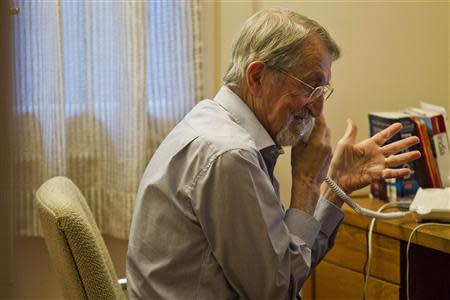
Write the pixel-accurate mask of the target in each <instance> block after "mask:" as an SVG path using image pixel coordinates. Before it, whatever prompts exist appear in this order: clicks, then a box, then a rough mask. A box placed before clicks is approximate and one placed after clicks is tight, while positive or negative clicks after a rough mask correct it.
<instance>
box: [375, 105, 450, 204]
mask: <svg viewBox="0 0 450 300" xmlns="http://www.w3.org/2000/svg"><path fill="white" fill-rule="evenodd" d="M396 122H399V123H401V124H402V125H403V128H402V130H401V131H400V132H399V133H397V134H396V135H395V136H393V137H392V138H391V139H390V140H389V141H387V143H386V144H389V143H392V142H394V141H397V140H399V139H403V138H406V137H409V136H413V135H415V136H417V137H419V139H420V143H419V144H417V145H415V146H413V147H410V148H409V149H407V150H405V151H411V150H419V151H420V152H421V154H422V157H421V158H420V159H418V160H416V161H413V162H409V163H406V164H404V165H402V166H399V167H403V168H409V169H411V171H412V172H411V175H409V176H407V177H404V178H398V179H391V180H379V181H376V182H373V183H372V184H371V194H372V196H373V197H375V198H379V199H383V200H390V201H396V200H400V199H405V198H413V197H414V195H415V193H416V191H417V189H418V188H419V187H422V188H442V187H449V186H450V178H449V175H450V174H449V173H450V149H449V146H450V145H449V139H448V135H447V132H448V131H447V124H446V123H447V122H446V112H445V109H444V108H442V107H440V106H435V105H431V104H427V103H421V108H407V109H405V110H403V111H399V112H374V113H369V128H370V135H371V136H373V135H374V134H376V133H377V132H379V131H381V130H383V129H385V128H387V127H388V126H389V125H391V124H393V123H396Z"/></svg>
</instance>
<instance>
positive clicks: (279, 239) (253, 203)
mask: <svg viewBox="0 0 450 300" xmlns="http://www.w3.org/2000/svg"><path fill="white" fill-rule="evenodd" d="M260 163H261V161H260V160H259V158H258V155H257V154H256V153H253V152H250V151H246V150H242V149H236V150H230V151H227V152H225V153H223V154H221V155H219V156H217V157H216V158H215V159H213V160H212V161H211V163H210V164H208V165H207V167H205V168H204V169H203V170H202V171H201V172H200V174H199V175H198V176H197V177H196V179H195V181H194V182H193V183H192V184H191V185H190V186H189V187H188V188H187V191H186V192H187V195H188V196H189V198H190V199H191V201H192V206H193V209H194V212H195V214H196V216H197V218H198V220H199V223H200V225H201V227H202V229H203V231H204V233H205V236H206V238H207V240H208V243H209V246H210V247H211V251H212V253H213V254H214V256H215V258H216V260H217V262H218V263H219V264H220V266H221V268H222V270H223V272H224V275H225V277H226V278H227V280H228V282H229V284H230V285H231V286H232V287H233V288H234V290H235V291H236V292H237V293H238V294H239V295H240V297H242V298H245V299H288V298H289V299H295V297H296V295H297V294H298V290H299V287H301V286H302V284H303V282H304V281H305V280H306V278H307V276H308V275H309V273H310V271H311V267H312V266H313V264H314V263H315V261H314V260H317V262H318V261H319V260H320V258H321V257H323V255H324V254H325V253H326V251H327V249H325V248H327V247H329V245H330V242H329V241H328V239H329V238H330V237H332V236H333V233H334V232H335V230H336V227H337V223H336V222H335V221H336V220H338V219H339V218H336V217H333V219H334V220H335V221H332V220H331V221H328V217H329V215H333V208H332V207H329V206H328V204H330V205H332V204H331V203H329V202H328V201H326V200H325V199H323V200H321V201H319V202H320V203H322V202H323V201H326V202H324V203H323V204H320V207H319V208H318V209H317V210H316V214H315V216H311V215H309V214H307V213H304V212H302V211H300V210H297V209H289V210H288V211H287V212H286V213H285V212H284V210H283V208H282V205H281V202H280V200H279V198H278V196H277V195H276V192H275V190H274V188H273V186H272V184H271V181H270V179H269V177H268V175H267V174H266V173H265V172H264V171H263V170H262V168H261V166H260ZM322 205H323V206H324V207H322ZM335 208H336V209H337V207H335ZM334 212H335V211H334ZM338 222H339V221H338Z"/></svg>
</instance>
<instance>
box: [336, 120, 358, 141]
mask: <svg viewBox="0 0 450 300" xmlns="http://www.w3.org/2000/svg"><path fill="white" fill-rule="evenodd" d="M357 133H358V128H357V127H356V124H355V122H353V120H351V119H347V129H346V130H345V133H344V136H343V137H342V138H341V139H340V140H339V143H343V144H354V143H355V141H356V134H357Z"/></svg>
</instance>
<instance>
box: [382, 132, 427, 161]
mask: <svg viewBox="0 0 450 300" xmlns="http://www.w3.org/2000/svg"><path fill="white" fill-rule="evenodd" d="M419 142H420V140H419V138H418V137H417V136H410V137H408V138H406V139H403V140H399V141H397V142H394V143H391V144H389V145H386V146H383V147H382V148H381V149H382V151H383V154H384V156H390V155H392V154H395V153H398V152H400V151H402V150H405V149H407V148H409V147H411V146H414V145H415V144H418V143H419Z"/></svg>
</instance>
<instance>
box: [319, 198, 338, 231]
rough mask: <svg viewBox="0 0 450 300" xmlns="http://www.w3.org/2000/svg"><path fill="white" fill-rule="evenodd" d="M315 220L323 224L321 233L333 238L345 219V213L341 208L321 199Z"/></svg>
mask: <svg viewBox="0 0 450 300" xmlns="http://www.w3.org/2000/svg"><path fill="white" fill-rule="evenodd" d="M314 218H316V219H317V221H319V222H320V223H321V224H322V227H321V231H322V232H324V233H325V234H326V235H327V236H331V234H332V233H333V232H334V231H335V230H336V227H337V226H338V225H339V224H340V223H341V222H342V220H343V219H344V213H343V212H342V210H341V209H340V208H339V207H337V206H336V205H334V204H333V203H331V202H330V201H328V200H327V199H325V198H323V197H321V198H320V199H319V201H318V202H317V206H316V210H315V211H314Z"/></svg>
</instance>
